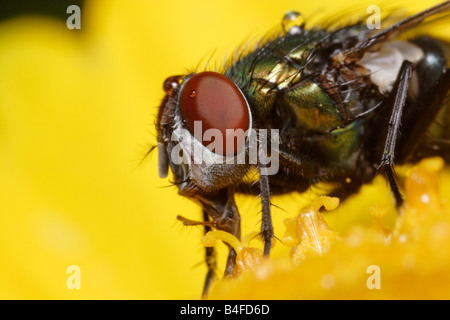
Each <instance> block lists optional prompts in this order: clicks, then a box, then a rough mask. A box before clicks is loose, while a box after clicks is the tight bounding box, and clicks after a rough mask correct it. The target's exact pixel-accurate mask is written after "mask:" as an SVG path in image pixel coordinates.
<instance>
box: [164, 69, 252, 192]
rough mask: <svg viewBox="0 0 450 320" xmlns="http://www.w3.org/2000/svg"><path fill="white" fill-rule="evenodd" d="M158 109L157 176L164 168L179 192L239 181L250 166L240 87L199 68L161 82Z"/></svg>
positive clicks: (247, 115)
mask: <svg viewBox="0 0 450 320" xmlns="http://www.w3.org/2000/svg"><path fill="white" fill-rule="evenodd" d="M163 89H164V91H165V93H166V94H165V97H164V98H163V100H162V103H161V106H160V108H159V113H158V118H157V123H156V128H157V132H158V137H157V139H158V163H159V175H160V177H162V178H164V177H166V176H167V173H168V169H169V166H170V168H171V171H172V172H173V176H174V183H175V184H176V185H177V186H178V188H179V192H180V194H182V195H185V196H189V197H194V196H195V195H196V193H199V192H200V193H204V194H206V193H210V192H214V191H217V190H220V189H222V188H224V187H227V186H230V185H233V184H237V183H239V182H240V181H241V180H242V179H243V177H244V176H245V175H246V173H247V172H248V170H249V168H250V166H251V165H250V164H249V163H250V162H249V161H248V154H249V150H250V149H251V144H250V141H251V140H252V139H251V137H252V130H250V129H251V128H252V115H251V112H250V108H249V104H248V102H247V99H246V98H245V96H244V94H243V93H242V91H241V90H240V89H239V88H238V87H237V86H236V85H235V84H234V83H233V82H232V81H231V80H230V79H228V78H227V77H226V76H224V75H222V74H219V73H216V72H200V73H197V74H190V75H187V76H172V77H169V78H167V79H166V80H165V82H164V85H163Z"/></svg>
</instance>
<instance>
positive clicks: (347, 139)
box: [226, 30, 364, 168]
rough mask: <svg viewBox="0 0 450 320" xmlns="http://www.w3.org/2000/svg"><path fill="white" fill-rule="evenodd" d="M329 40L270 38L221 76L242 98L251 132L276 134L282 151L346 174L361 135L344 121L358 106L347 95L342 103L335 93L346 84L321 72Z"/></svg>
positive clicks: (308, 35) (316, 33)
mask: <svg viewBox="0 0 450 320" xmlns="http://www.w3.org/2000/svg"><path fill="white" fill-rule="evenodd" d="M329 35H330V33H328V32H326V31H322V30H310V31H304V32H303V33H301V34H286V35H284V36H282V37H278V38H275V39H274V40H270V41H268V42H266V43H265V44H264V45H261V47H260V48H259V49H258V50H255V51H253V52H252V53H250V54H249V55H247V56H244V57H243V58H241V59H240V60H238V61H235V62H234V64H233V65H232V66H231V67H230V68H229V69H228V70H227V71H226V75H227V76H228V77H229V78H230V79H232V80H233V81H234V82H235V83H236V84H237V85H238V86H239V87H240V88H241V90H242V91H243V92H244V94H245V96H246V98H247V99H248V101H249V103H250V106H251V108H252V112H253V115H254V117H255V119H256V126H257V127H261V128H276V129H279V130H280V137H281V140H282V143H283V144H284V145H287V146H288V147H289V148H291V149H294V150H295V151H296V152H298V153H299V154H301V153H302V152H303V151H305V152H307V153H308V154H313V155H314V156H315V157H316V159H315V161H317V162H318V163H320V165H321V166H326V165H330V166H331V165H333V166H335V167H336V166H338V167H339V166H340V167H342V168H348V167H351V166H354V159H355V158H356V157H353V155H354V154H355V152H356V151H357V150H358V147H359V142H360V138H361V134H362V132H361V130H362V129H361V126H359V125H358V122H356V121H348V120H349V119H353V118H354V117H355V115H357V114H359V113H361V112H362V111H364V110H363V108H364V106H362V105H361V104H360V101H359V100H358V93H357V92H355V93H353V92H352V91H351V90H350V91H349V92H350V94H347V95H346V97H345V101H344V102H342V100H343V99H342V97H341V94H340V93H339V92H338V91H337V90H336V87H338V86H339V84H340V83H344V82H346V81H348V80H351V79H347V78H345V77H343V76H342V75H341V74H339V73H336V72H335V73H328V72H327V62H328V61H329V57H330V54H331V52H328V51H327V50H330V49H329V47H330V46H332V45H333V44H330V43H328V39H329ZM312 150H313V152H311V151H312Z"/></svg>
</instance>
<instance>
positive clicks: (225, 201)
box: [197, 187, 241, 280]
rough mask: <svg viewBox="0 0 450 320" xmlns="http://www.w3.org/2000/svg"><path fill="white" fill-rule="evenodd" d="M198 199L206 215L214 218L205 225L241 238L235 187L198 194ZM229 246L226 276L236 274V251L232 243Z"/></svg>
mask: <svg viewBox="0 0 450 320" xmlns="http://www.w3.org/2000/svg"><path fill="white" fill-rule="evenodd" d="M197 199H198V200H199V201H200V203H201V205H202V207H203V212H204V216H205V217H209V218H211V220H212V221H211V222H209V223H206V222H205V224H204V225H205V227H211V226H212V227H214V228H215V229H217V230H222V231H225V232H228V233H231V234H232V235H233V236H235V237H236V238H237V239H239V240H240V239H241V218H240V215H239V212H238V209H237V206H236V203H235V201H234V188H232V187H229V188H226V189H223V190H219V191H218V192H216V193H214V194H208V195H203V196H200V195H197ZM209 218H208V219H209ZM205 230H206V228H205ZM227 246H228V248H229V254H228V259H227V264H226V267H225V273H224V276H225V277H230V276H232V275H233V274H234V266H235V264H236V252H235V251H234V249H233V248H232V247H231V246H230V245H228V244H227ZM207 280H208V279H207Z"/></svg>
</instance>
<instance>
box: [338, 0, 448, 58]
mask: <svg viewBox="0 0 450 320" xmlns="http://www.w3.org/2000/svg"><path fill="white" fill-rule="evenodd" d="M448 11H450V1H445V2H442V3H440V4H438V5H436V6H434V7H432V8H430V9H427V10H425V11H422V12H419V13H417V14H415V15H413V16H410V17H408V18H406V19H404V20H402V21H400V22H398V23H396V24H393V25H392V26H390V27H388V28H386V29H384V30H383V31H380V32H378V33H377V34H375V35H373V36H371V37H369V38H367V39H365V40H363V41H361V42H358V43H356V44H355V46H354V47H353V48H350V49H347V50H345V51H341V52H339V53H338V54H336V55H335V56H334V57H333V59H334V60H335V61H337V62H339V63H341V64H342V63H350V62H352V61H355V60H359V59H361V58H362V57H363V55H364V53H365V52H366V51H368V50H369V49H370V48H372V47H373V46H375V45H377V44H380V43H382V42H384V41H386V40H388V39H392V38H394V37H397V36H398V35H399V34H401V33H402V32H404V31H407V30H409V29H411V28H413V27H415V26H417V25H419V24H420V23H422V22H423V21H424V20H425V19H427V18H429V17H431V16H434V15H437V14H439V13H444V12H448Z"/></svg>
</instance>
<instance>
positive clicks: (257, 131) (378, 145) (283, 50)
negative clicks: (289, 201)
mask: <svg viewBox="0 0 450 320" xmlns="http://www.w3.org/2000/svg"><path fill="white" fill-rule="evenodd" d="M449 10H450V1H446V2H443V3H441V4H438V5H436V6H434V7H432V8H430V9H427V10H425V11H422V12H420V13H418V14H415V15H413V16H410V17H408V18H406V19H404V20H402V21H400V22H398V23H395V24H393V25H391V26H390V27H388V28H386V29H384V30H382V31H378V32H376V31H374V30H371V29H369V28H367V26H366V24H365V23H364V22H362V21H360V22H358V23H355V24H352V25H348V26H345V27H339V28H328V29H319V28H311V29H307V28H306V27H305V24H304V23H296V21H297V20H298V17H299V14H298V13H296V12H290V13H288V14H287V15H286V17H285V19H284V20H283V31H282V32H280V33H279V34H278V35H276V36H273V37H271V38H270V39H265V40H262V41H261V42H260V43H259V44H258V45H257V46H256V47H255V48H254V49H253V51H250V52H248V51H247V52H243V53H241V54H239V55H236V57H237V58H234V60H233V61H232V62H230V63H229V64H228V65H227V66H226V67H224V68H223V70H221V71H220V72H210V71H204V72H199V73H194V72H193V73H190V74H187V75H177V76H172V77H169V78H167V79H166V80H165V82H164V85H163V88H164V91H165V97H164V98H163V100H162V103H161V105H160V108H159V113H158V117H157V123H156V127H157V132H158V137H157V141H158V143H157V147H158V154H159V157H158V162H159V174H160V176H161V177H162V178H164V177H166V176H167V174H168V169H169V167H170V169H171V171H172V173H173V180H174V181H173V183H174V184H175V185H176V186H177V187H178V190H179V194H180V195H182V196H185V197H187V198H189V199H192V200H193V201H195V202H196V203H198V205H199V206H200V207H201V209H202V211H203V221H191V220H188V219H186V218H183V217H178V219H179V220H181V221H182V222H183V223H184V224H186V225H202V226H204V229H205V232H207V231H209V230H211V229H212V228H215V229H217V230H223V231H226V232H229V233H231V234H233V235H234V236H236V237H237V238H238V239H240V233H241V231H240V215H239V212H238V208H237V206H236V203H235V200H234V196H235V194H236V193H244V194H256V195H260V197H261V207H262V220H261V221H262V222H261V236H262V238H263V240H264V255H266V256H268V255H269V253H270V249H271V247H272V241H273V238H274V231H273V226H272V219H271V212H270V211H271V202H270V198H271V196H272V195H277V194H285V193H289V192H294V191H295V192H304V191H306V190H307V189H308V188H310V187H311V186H313V185H315V184H317V183H320V182H326V183H331V184H332V185H334V190H333V191H331V193H330V195H332V196H337V197H339V198H341V199H344V198H346V197H348V196H349V195H351V194H353V193H355V192H357V191H358V190H359V188H360V187H361V185H363V184H365V183H369V182H371V181H372V180H373V179H374V177H375V176H376V175H377V174H379V173H384V174H385V176H386V178H387V180H388V182H389V184H390V187H391V189H392V193H393V195H394V197H395V200H396V204H397V206H398V207H399V206H401V205H402V203H403V197H402V195H401V192H400V189H399V188H398V186H397V183H396V179H395V174H394V171H393V167H394V163H395V164H403V163H411V162H417V161H418V160H420V159H422V158H425V157H430V156H440V157H442V158H444V160H445V161H446V162H447V163H449V162H450V140H449V139H450V129H449V128H450V114H449V110H448V109H449V108H448V101H447V95H448V92H449V88H450V72H449V71H448V70H449V67H450V64H449V57H450V45H449V44H448V43H446V42H444V41H440V40H437V39H434V38H431V37H429V36H426V35H424V36H417V37H415V38H412V39H409V40H404V39H400V38H399V35H401V34H402V33H403V32H404V31H407V30H409V29H412V28H414V27H415V26H418V25H420V24H421V23H422V22H423V20H425V19H428V18H439V17H441V18H442V16H446V17H448V13H449ZM273 168H275V170H270V169H273ZM252 172H258V173H259V175H258V178H256V179H254V180H252V179H249V176H251V173H252ZM214 257H215V252H214V249H213V248H206V264H207V267H208V273H207V275H206V281H205V285H204V295H205V294H206V293H207V291H208V288H209V287H210V285H211V282H212V280H213V276H214V270H215V268H216V261H215V258H214ZM235 258H236V252H235V251H234V250H233V248H231V247H229V255H228V259H227V263H226V269H225V276H230V275H232V274H233V270H234V266H235Z"/></svg>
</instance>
